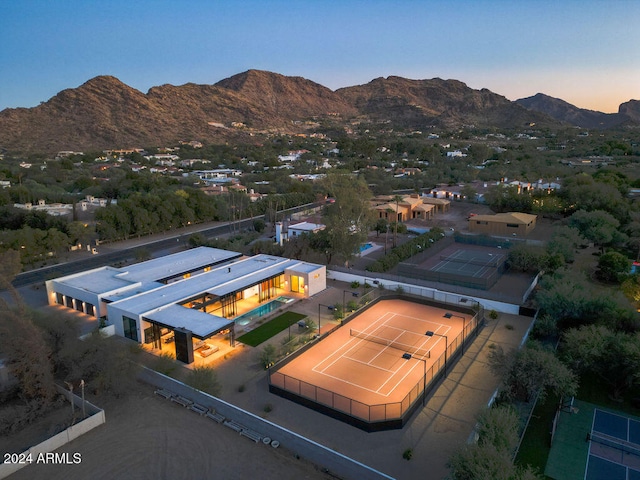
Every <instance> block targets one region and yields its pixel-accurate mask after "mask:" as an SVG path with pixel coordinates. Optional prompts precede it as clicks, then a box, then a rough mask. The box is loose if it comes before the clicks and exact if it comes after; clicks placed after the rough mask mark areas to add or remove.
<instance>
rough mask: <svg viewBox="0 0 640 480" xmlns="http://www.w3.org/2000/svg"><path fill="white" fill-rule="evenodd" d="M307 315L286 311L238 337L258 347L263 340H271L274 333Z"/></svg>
mask: <svg viewBox="0 0 640 480" xmlns="http://www.w3.org/2000/svg"><path fill="white" fill-rule="evenodd" d="M306 317H307V316H306V315H303V314H301V313H296V312H284V313H283V314H282V315H278V316H277V317H275V318H274V319H273V320H270V321H268V322H267V323H265V324H264V325H260V326H259V327H258V328H256V329H255V330H251V331H250V332H249V333H245V334H244V335H242V336H241V337H239V338H238V341H239V342H242V343H246V344H247V345H251V346H252V347H257V346H258V345H260V344H261V343H262V342H264V341H266V340H269V339H270V338H271V337H273V336H274V335H277V334H278V333H280V332H281V331H283V330H286V329H287V328H289V326H290V325H294V324H296V323H297V322H299V321H300V320H302V319H303V318H306Z"/></svg>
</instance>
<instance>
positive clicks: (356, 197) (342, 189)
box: [323, 174, 373, 264]
mask: <svg viewBox="0 0 640 480" xmlns="http://www.w3.org/2000/svg"><path fill="white" fill-rule="evenodd" d="M325 186H326V188H327V191H328V193H329V194H330V196H332V197H333V198H334V199H335V201H334V203H332V204H330V205H328V206H327V207H326V210H325V213H324V223H325V224H326V226H327V228H326V229H325V230H324V231H323V232H326V233H325V235H326V238H327V241H328V250H330V251H331V253H332V254H333V255H336V256H338V257H340V258H341V259H342V260H343V261H344V262H345V263H347V264H348V262H349V261H350V260H351V259H352V258H353V257H354V256H355V254H356V252H357V251H358V248H359V246H360V244H362V243H363V242H364V241H365V240H366V239H367V235H368V233H369V228H370V226H371V225H372V223H373V212H372V209H371V208H370V206H369V199H370V198H371V192H370V190H369V189H368V187H367V185H366V183H365V182H364V181H363V180H361V179H357V178H354V177H352V176H351V175H339V174H333V175H329V176H328V177H327V179H326V182H325Z"/></svg>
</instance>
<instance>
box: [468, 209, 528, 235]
mask: <svg viewBox="0 0 640 480" xmlns="http://www.w3.org/2000/svg"><path fill="white" fill-rule="evenodd" d="M537 218H538V217H537V216H536V215H530V214H528V213H519V212H508V213H497V214H495V215H475V216H473V217H471V218H469V223H468V225H469V231H470V232H473V233H484V234H487V235H512V236H513V235H515V236H526V235H528V234H529V233H531V231H532V230H533V229H534V228H535V227H536V220H537Z"/></svg>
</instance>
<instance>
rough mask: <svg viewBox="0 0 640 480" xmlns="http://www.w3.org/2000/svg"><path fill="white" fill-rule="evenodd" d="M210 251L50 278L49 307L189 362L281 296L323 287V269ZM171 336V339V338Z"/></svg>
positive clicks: (203, 249) (265, 257) (304, 295)
mask: <svg viewBox="0 0 640 480" xmlns="http://www.w3.org/2000/svg"><path fill="white" fill-rule="evenodd" d="M241 255H242V254H240V253H237V252H229V251H226V250H220V249H216V248H209V247H199V248H194V249H191V250H187V251H184V252H180V253H176V254H173V255H168V256H165V257H161V258H156V259H153V260H149V261H146V262H142V263H138V264H135V265H131V266H129V267H123V268H114V267H100V268H97V269H93V270H89V271H85V272H81V273H76V274H72V275H68V276H65V277H60V278H56V279H54V280H47V281H46V287H47V297H48V300H49V304H50V305H60V306H64V307H67V308H70V309H74V310H78V311H80V312H84V313H86V314H87V315H90V316H93V317H96V318H101V319H104V320H105V321H107V322H108V323H109V324H111V325H113V326H114V328H115V331H116V334H118V335H120V336H123V337H126V338H129V339H131V340H133V341H135V342H138V343H144V344H148V345H149V346H152V347H153V348H156V349H160V350H163V349H164V350H169V351H173V353H175V355H176V358H177V359H178V360H180V361H182V362H184V363H192V362H193V352H194V350H196V349H197V348H198V347H199V346H201V345H204V341H205V340H207V339H209V338H212V337H214V336H218V335H219V336H218V337H216V338H217V339H219V340H220V341H224V339H225V336H226V335H228V338H229V341H230V343H231V345H233V344H234V342H235V320H234V319H235V318H236V317H239V316H240V315H239V314H241V313H245V312H247V311H250V310H252V309H254V308H256V307H257V306H258V305H261V304H263V303H267V302H268V301H270V300H272V299H276V298H278V297H280V296H281V295H292V294H295V295H298V296H301V297H302V298H308V297H310V296H312V295H315V294H316V293H319V292H321V291H322V290H324V289H325V288H326V267H325V266H324V265H317V264H312V263H307V262H301V261H299V260H289V259H286V258H282V257H274V256H271V255H256V256H254V257H249V258H240V257H241ZM169 335H170V338H169V337H168V336H169Z"/></svg>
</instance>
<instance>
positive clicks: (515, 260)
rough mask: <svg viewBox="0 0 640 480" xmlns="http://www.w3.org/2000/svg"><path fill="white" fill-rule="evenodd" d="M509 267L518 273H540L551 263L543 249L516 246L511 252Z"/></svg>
mask: <svg viewBox="0 0 640 480" xmlns="http://www.w3.org/2000/svg"><path fill="white" fill-rule="evenodd" d="M508 261H509V266H510V267H511V268H512V269H513V270H516V271H518V272H533V273H535V272H539V271H540V270H544V269H545V268H546V267H547V265H548V263H549V255H548V254H547V253H546V252H545V250H544V249H543V248H541V247H533V246H529V245H516V246H515V247H513V248H511V249H510V250H509V257H508Z"/></svg>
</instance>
